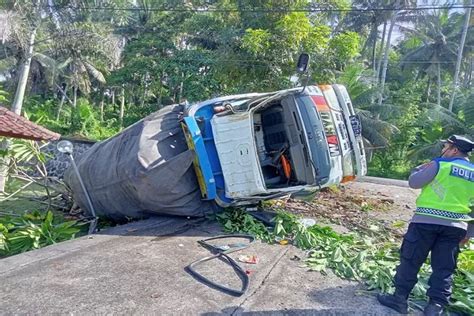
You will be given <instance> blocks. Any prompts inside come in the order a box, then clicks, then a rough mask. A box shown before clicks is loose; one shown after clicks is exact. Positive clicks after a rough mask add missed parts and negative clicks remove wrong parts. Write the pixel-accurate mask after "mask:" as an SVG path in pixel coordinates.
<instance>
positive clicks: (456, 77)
mask: <svg viewBox="0 0 474 316" xmlns="http://www.w3.org/2000/svg"><path fill="white" fill-rule="evenodd" d="M472 3H473V1H472V0H471V4H472ZM471 11H472V8H471V7H469V8H467V9H466V16H465V18H464V26H463V29H462V35H461V43H460V44H459V48H458V56H457V61H456V70H455V71H454V78H453V92H452V93H451V99H450V101H449V107H448V108H449V110H450V111H452V110H453V104H454V98H455V96H456V89H457V85H458V80H459V71H460V69H461V62H462V59H463V51H464V46H465V44H466V36H467V30H468V29H469V21H470V20H471Z"/></svg>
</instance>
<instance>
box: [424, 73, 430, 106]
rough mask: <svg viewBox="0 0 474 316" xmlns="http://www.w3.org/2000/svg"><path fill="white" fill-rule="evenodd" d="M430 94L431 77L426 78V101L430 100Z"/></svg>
mask: <svg viewBox="0 0 474 316" xmlns="http://www.w3.org/2000/svg"><path fill="white" fill-rule="evenodd" d="M430 94H431V78H428V84H427V85H426V100H425V102H426V103H429V102H430Z"/></svg>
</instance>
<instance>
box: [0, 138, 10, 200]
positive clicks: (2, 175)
mask: <svg viewBox="0 0 474 316" xmlns="http://www.w3.org/2000/svg"><path fill="white" fill-rule="evenodd" d="M9 147H10V143H9V141H8V139H7V138H4V139H3V140H1V139H0V150H8V148H9ZM9 164H10V159H9V158H8V155H7V156H4V157H0V193H3V192H5V184H6V183H7V179H8V165H9Z"/></svg>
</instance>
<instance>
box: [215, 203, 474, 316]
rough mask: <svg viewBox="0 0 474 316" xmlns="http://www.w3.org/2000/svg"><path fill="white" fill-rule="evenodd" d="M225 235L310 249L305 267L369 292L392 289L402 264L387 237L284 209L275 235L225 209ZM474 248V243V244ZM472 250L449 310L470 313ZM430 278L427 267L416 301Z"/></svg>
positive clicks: (463, 257)
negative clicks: (344, 230) (341, 229)
mask: <svg viewBox="0 0 474 316" xmlns="http://www.w3.org/2000/svg"><path fill="white" fill-rule="evenodd" d="M217 220H218V222H219V223H220V224H221V225H223V227H224V230H225V231H226V232H232V233H235V232H239V233H248V234H252V235H254V236H255V237H256V238H259V239H262V240H264V241H267V242H268V241H275V240H290V241H292V243H293V245H295V246H297V247H298V248H300V249H303V250H308V258H307V259H306V261H305V262H306V264H307V266H308V267H309V268H310V269H311V270H313V271H318V272H321V273H323V274H325V273H327V271H328V270H331V271H332V272H333V273H334V274H336V275H337V276H339V277H341V278H344V279H349V280H356V281H359V282H362V283H364V284H365V285H366V286H367V288H368V290H378V291H381V292H391V291H393V276H394V275H395V268H396V266H397V265H398V263H399V244H398V243H396V242H394V241H393V239H391V236H389V235H383V234H381V233H375V234H374V232H371V234H370V235H369V234H364V233H350V234H338V233H336V232H335V231H334V230H332V229H331V228H330V227H322V226H320V225H313V226H310V227H307V226H305V225H304V224H303V222H302V221H301V219H300V218H299V217H297V216H295V215H293V214H290V213H287V212H283V211H280V212H279V213H278V215H277V216H276V217H275V219H274V223H275V227H274V229H273V230H272V231H270V230H267V229H266V228H265V226H264V225H263V224H262V223H261V222H259V221H257V220H255V219H254V218H253V217H252V216H251V215H249V214H248V213H246V212H245V211H244V210H241V209H232V210H226V211H224V212H223V213H221V214H219V215H218V217H217ZM470 245H471V246H470V247H474V243H473V242H471V243H470ZM473 249H474V248H472V249H465V250H464V251H463V252H461V254H460V256H459V260H458V262H459V263H458V270H457V271H456V274H455V278H454V293H453V301H454V303H453V304H452V305H451V306H450V307H449V309H450V310H453V311H458V312H465V313H472V312H474V307H473V306H472V304H471V302H472V299H473V295H474V293H473V292H472V287H473V286H474V264H473V262H474V261H473V259H474V250H473ZM429 275H430V271H429V267H428V265H427V264H425V265H424V266H423V267H422V269H421V271H420V275H419V276H420V277H419V279H420V280H419V282H418V284H417V286H416V287H415V289H414V290H413V292H412V299H413V300H415V301H418V300H426V294H425V293H426V289H427V287H428V284H427V283H428V278H429Z"/></svg>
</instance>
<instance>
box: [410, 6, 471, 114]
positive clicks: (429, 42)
mask: <svg viewBox="0 0 474 316" xmlns="http://www.w3.org/2000/svg"><path fill="white" fill-rule="evenodd" d="M461 23H462V17H461V15H460V14H457V13H454V14H449V12H448V11H447V10H445V11H440V12H438V13H435V14H425V15H423V16H422V17H420V23H419V24H418V25H417V28H416V29H411V28H405V31H406V32H408V33H409V34H411V35H412V36H414V37H416V38H417V39H419V40H421V44H420V45H419V46H417V47H415V48H413V49H411V50H410V51H409V52H408V53H407V54H405V55H404V56H403V58H402V60H401V66H402V67H405V68H408V67H411V68H415V69H417V71H418V73H417V76H418V77H419V78H422V77H425V76H428V78H429V81H431V80H432V79H436V81H437V105H438V106H441V85H442V82H441V79H442V76H441V74H442V70H450V71H452V70H453V65H454V64H455V62H456V58H457V47H458V43H459V42H460V41H459V38H460V36H461V26H460V25H461ZM466 43H474V36H471V37H470V38H468V40H467V41H466ZM467 52H468V50H467V49H466V50H465V51H464V53H466V54H467Z"/></svg>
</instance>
